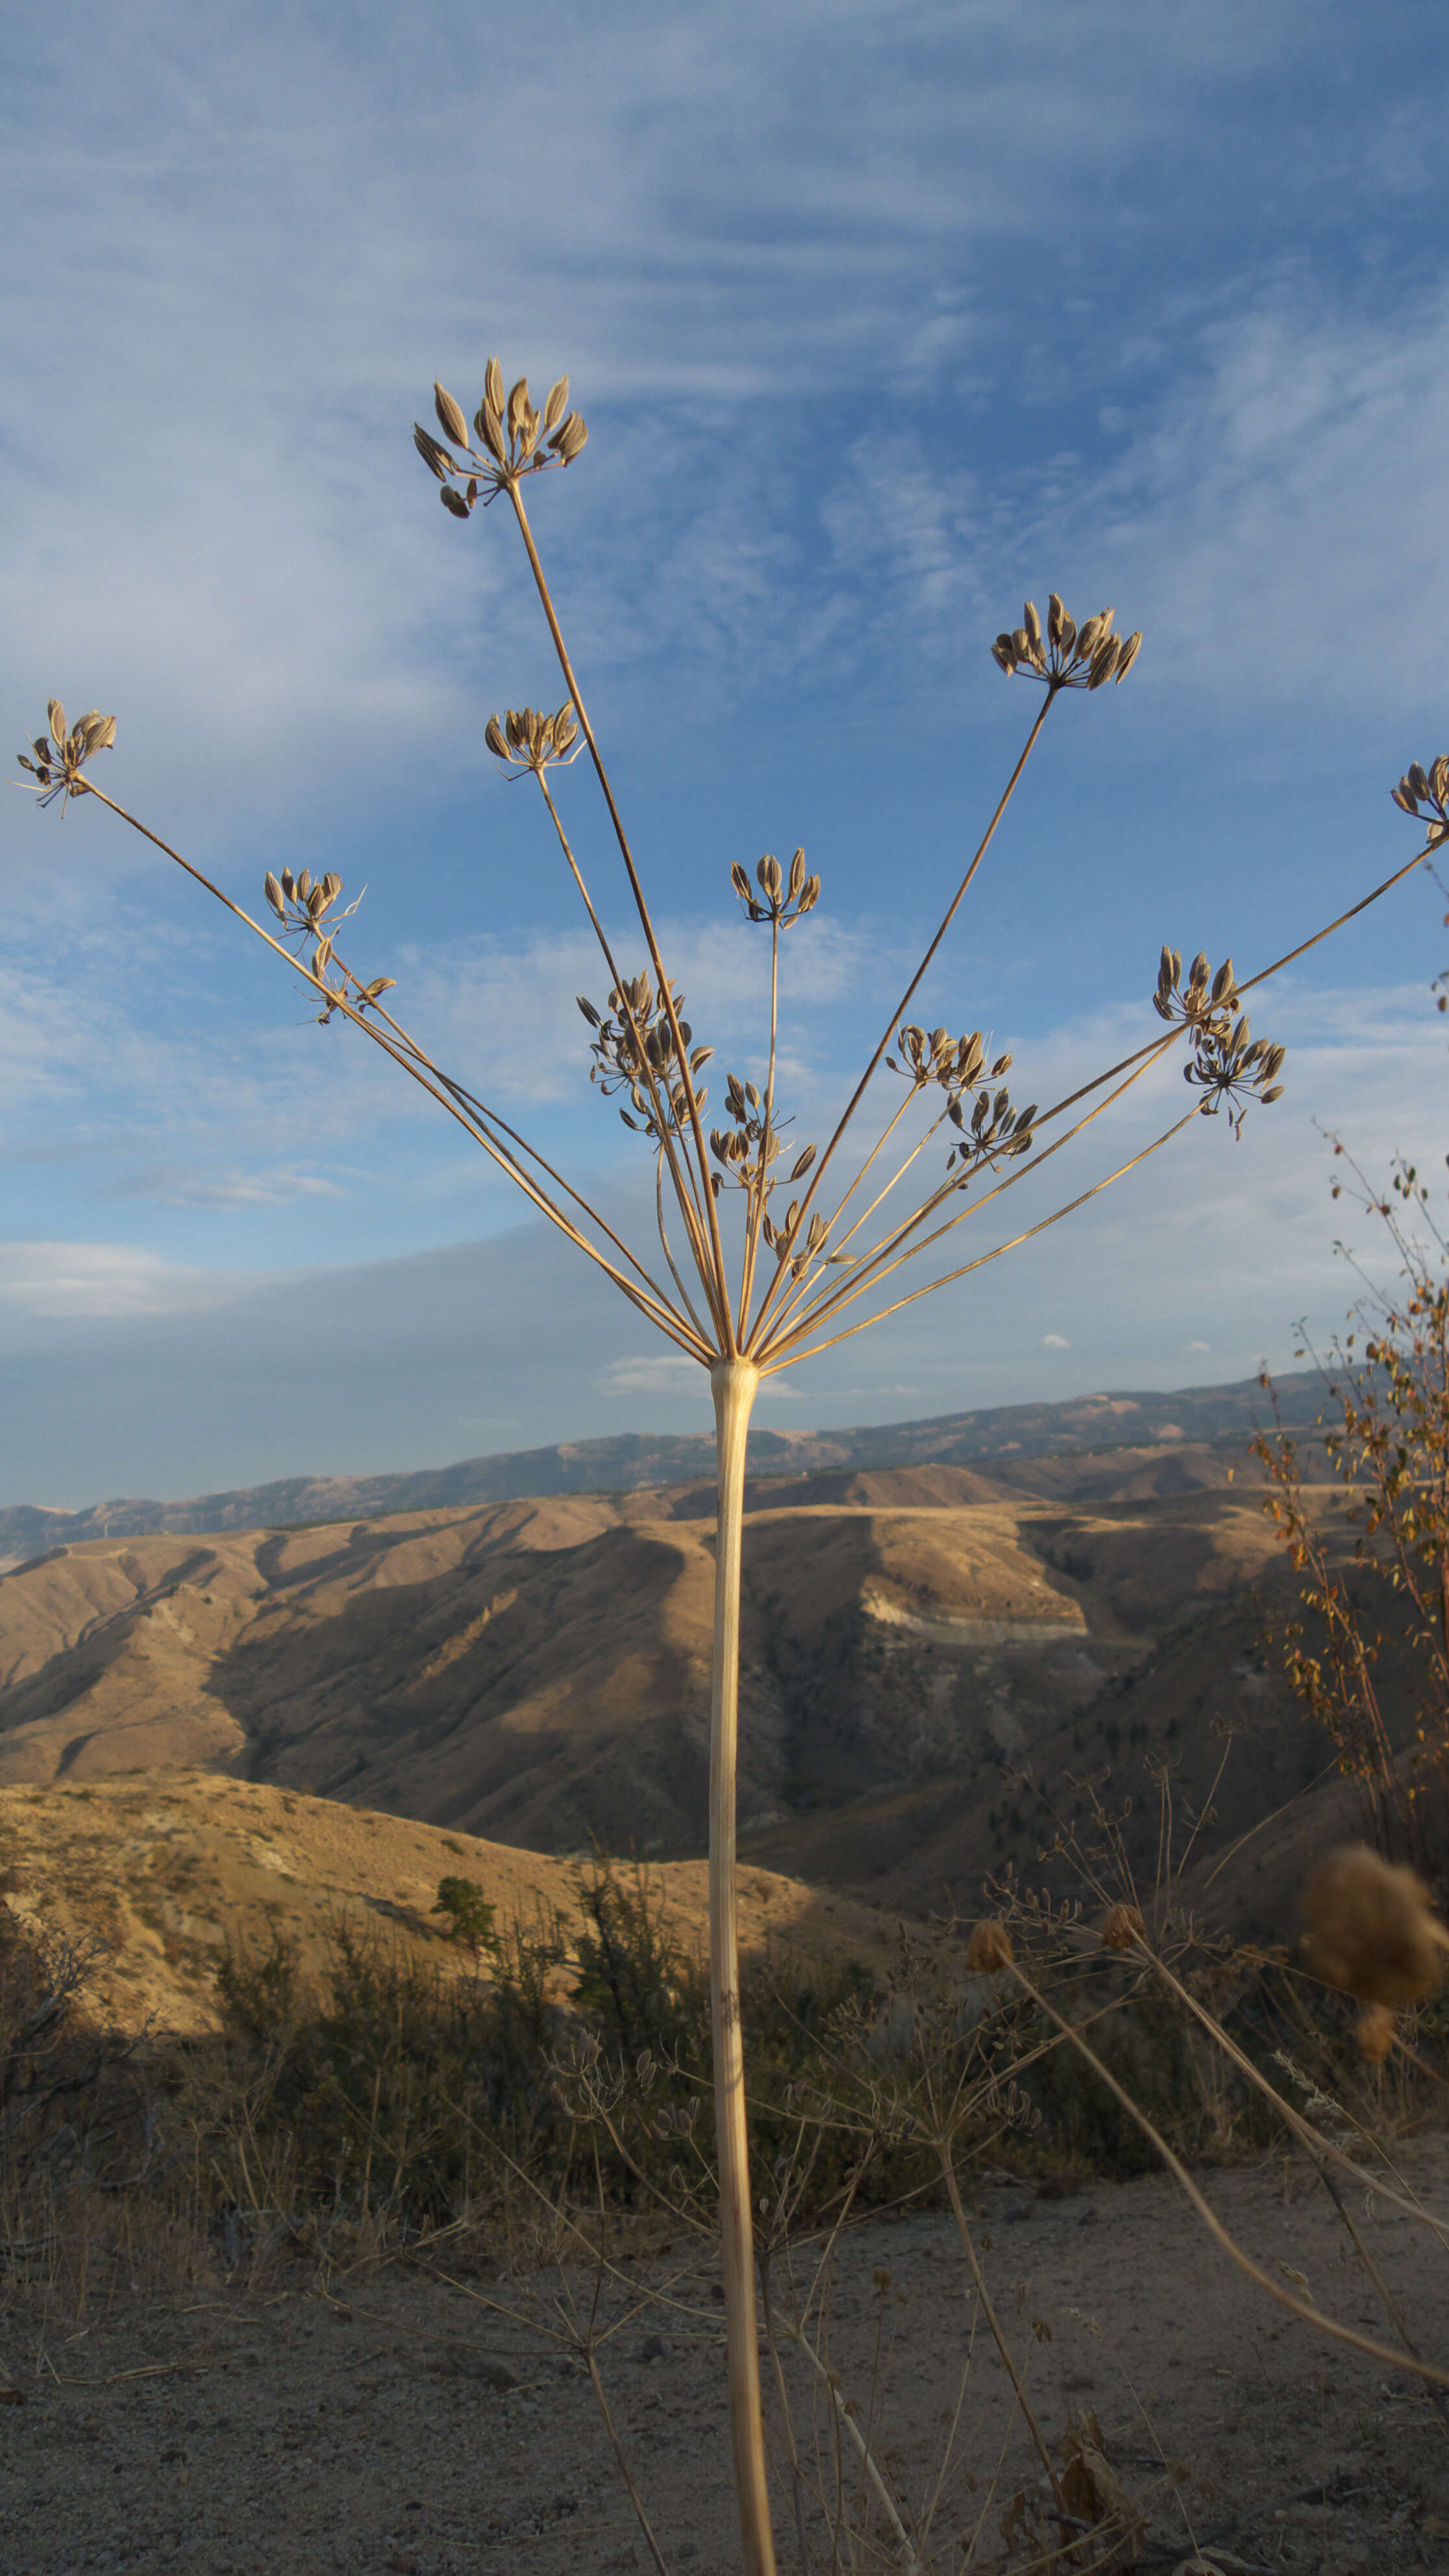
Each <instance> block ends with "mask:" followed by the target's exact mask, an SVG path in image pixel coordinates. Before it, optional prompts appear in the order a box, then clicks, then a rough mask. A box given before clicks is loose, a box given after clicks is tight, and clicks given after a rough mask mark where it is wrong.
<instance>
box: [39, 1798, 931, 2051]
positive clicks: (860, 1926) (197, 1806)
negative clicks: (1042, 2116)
mask: <svg viewBox="0 0 1449 2576" xmlns="http://www.w3.org/2000/svg"><path fill="white" fill-rule="evenodd" d="M449 1877H457V1878H468V1879H472V1880H474V1881H476V1883H477V1884H478V1885H479V1886H480V1887H481V1888H482V1889H483V1891H484V1893H485V1895H487V1896H488V1898H489V1899H490V1900H491V1902H492V1903H493V1904H494V1905H495V1906H496V1907H497V1909H498V1916H499V1921H500V1924H506V1923H507V1922H508V1921H509V1920H510V1919H511V1918H514V1917H522V1918H523V1919H524V1920H525V1921H527V1920H529V1919H531V1918H532V1917H533V1915H534V1914H535V1912H536V1910H537V1908H538V1907H539V1906H540V1905H542V1906H543V1907H545V1908H550V1907H551V1908H556V1909H557V1910H558V1912H559V1914H560V1915H561V1917H562V1918H563V1921H564V1923H565V1925H566V1926H568V1925H572V1924H574V1923H576V1922H577V1921H578V1919H579V1907H578V1901H577V1894H576V1888H575V1879H574V1873H573V1871H572V1870H571V1869H570V1867H569V1865H568V1863H566V1862H564V1861H561V1860H552V1859H549V1858H547V1857H545V1856H544V1855H542V1854H540V1853H536V1852H523V1851H512V1850H509V1849H507V1848H506V1847H504V1846H502V1845H500V1844H497V1843H489V1842H482V1841H479V1840H477V1839H476V1838H475V1837H474V1836H472V1835H469V1834H445V1833H443V1832H441V1831H440V1830H439V1829H438V1828H437V1827H436V1826H433V1825H422V1824H414V1823H411V1822H409V1821H408V1820H407V1819H406V1818H403V1817H398V1816H381V1815H376V1814H373V1813H372V1812H370V1811H369V1810H368V1809H366V1808H359V1807H347V1806H340V1805H338V1804H336V1803H334V1802H333V1801H331V1800H328V1799H325V1798H308V1797H302V1796H299V1795H297V1794H296V1793H295V1792H293V1791H291V1790H286V1789H268V1788H262V1787H260V1786H257V1785H255V1784H253V1783H252V1782H249V1781H245V1780H228V1779H224V1778H222V1777H220V1776H219V1775H218V1774H216V1773H214V1772H205V1771H169V1772H165V1773H163V1774H161V1775H159V1776H158V1777H156V1778H154V1779H143V1780H137V1779H135V1778H124V1779H118V1778H111V1779H106V1780H96V1781H92V1782H86V1783H78V1784H75V1785H71V1786H62V1787H52V1788H43V1789H39V1788H19V1789H13V1788H12V1789H4V1790H0V1895H3V1898H4V1901H5V1902H6V1903H7V1904H8V1905H10V1906H11V1907H12V1909H13V1910H14V1911H15V1912H16V1913H18V1914H19V1915H21V1916H22V1918H24V1919H26V1920H28V1921H35V1922H39V1923H43V1924H46V1925H48V1926H51V1927H52V1928H54V1929H56V1930H59V1931H63V1932H66V1933H69V1934H72V1935H74V1936H75V1937H77V1938H80V1939H83V1940H88V1939H91V1938H94V1939H96V1940H98V1941H100V1942H102V1943H104V1944H105V1945H106V1955H104V1956H102V1957H101V1958H100V1960H99V1961H98V1964H97V1967H96V1971H95V1974H94V1976H93V1977H92V1978H91V1979H90V1981H89V1984H88V2007H89V2008H91V2009H94V2010H96V2011H97V2012H98V2013H99V2015H100V2016H101V2017H102V2018H103V2019H108V2020H112V2021H114V2022H115V2023H116V2024H117V2025H118V2026H120V2027H122V2028H125V2029H134V2028H136V2027H138V2025H139V2024H140V2023H142V2022H144V2021H146V2020H147V2019H151V2020H153V2021H154V2023H155V2025H156V2026H157V2027H158V2028H161V2029H167V2030H177V2031H182V2032H192V2031H198V2030H205V2029H209V2028H212V2027H214V2026H215V2022H216V2006H215V1985H214V1980H215V1971H216V1967H217V1965H218V1962H219V1960H220V1959H221V1957H222V1955H223V1953H224V1950H225V1947H226V1944H227V1943H228V1942H230V1943H231V1944H232V1945H233V1946H235V1947H238V1948H240V1949H243V1950H250V1951H253V1952H256V1951H260V1950H263V1949H265V1948H266V1946H267V1945H268V1943H269V1941H270V1939H271V1936H272V1933H273V1932H274V1931H276V1932H280V1933H282V1934H284V1935H285V1936H286V1937H287V1939H288V1940H289V1941H291V1942H293V1943H295V1945H296V1947H297V1950H298V1953H299V1957H300V1961H301V1965H302V1967H303V1969H304V1971H306V1970H315V1969H317V1968H318V1967H320V1965H321V1964H322V1962H323V1959H324V1956H325V1954H326V1952H327V1949H328V1946H329V1936H330V1932H331V1930H332V1928H333V1927H335V1926H336V1925H337V1924H339V1923H343V1924H348V1925H350V1926H351V1927H352V1928H353V1929H354V1930H357V1931H362V1932H365V1933H375V1934H379V1935H381V1936H382V1937H383V1938H384V1939H385V1940H386V1941H388V1942H397V1943H399V1944H400V1945H401V1946H402V1947H403V1948H404V1949H405V1950H407V1951H410V1952H412V1953H414V1954H416V1955H421V1956H422V1957H424V1958H425V1959H426V1960H427V1961H428V1962H429V1964H431V1965H434V1966H437V1967H440V1968H443V1969H445V1970H447V1971H450V1972H451V1971H453V1970H454V1969H456V1970H457V1971H458V1972H459V1973H468V1972H470V1967H471V1963H470V1961H469V1959H468V1956H467V1954H466V1953H460V1952H459V1951H458V1950H457V1949H456V1948H454V1947H453V1946H452V1945H451V1944H450V1943H449V1942H447V1941H446V1940H445V1939H444V1937H443V1932H442V1930H441V1929H440V1923H441V1921H442V1918H440V1917H435V1916H433V1914H432V1911H431V1909H432V1907H433V1903H434V1900H435V1898H436V1896H437V1892H438V1886H439V1883H440V1881H441V1880H443V1879H444V1878H449ZM649 1880H650V1885H651V1887H652V1888H653V1890H654V1891H655V1893H656V1894H657V1896H658V1898H659V1901H660V1904H661V1906H662V1908H663V1910H664V1912H665V1914H666V1915H667V1917H668V1920H669V1922H670V1924H671V1925H672V1927H673V1929H674V1930H675V1932H676V1933H677V1935H678V1936H679V1938H680V1940H681V1941H682V1943H683V1944H684V1946H685V1947H686V1948H688V1949H689V1950H691V1951H693V1952H694V1953H695V1954H696V1955H698V1956H701V1957H702V1956H703V1955H704V1951H705V1948H706V1946H707V1942H708V1924H709V1899H708V1888H707V1885H706V1870H705V1864H704V1862H703V1861H671V1862H666V1863H664V1864H663V1865H662V1866H660V1867H658V1868H655V1869H652V1870H651V1871H650V1873H649ZM740 1931H741V1940H742V1944H743V1947H744V1949H745V1951H746V1952H747V1953H748V1954H752V1955H754V1956H759V1955H761V1954H762V1953H769V1954H771V1955H773V1956H775V1957H784V1956H786V1955H791V1956H794V1957H795V1958H803V1959H805V1960H807V1961H808V1960H812V1959H814V1958H816V1957H827V1956H828V1957H838V1956H840V1955H842V1954H844V1955H848V1956H850V1957H853V1958H857V1959H859V1960H861V1961H862V1962H863V1963H864V1964H866V1965H867V1966H869V1967H871V1968H873V1969H876V1970H883V1969H884V1967H885V1965H886V1963H887V1960H888V1958H889V1955H890V1949H891V1944H892V1940H893V1937H894V1931H895V1926H894V1924H893V1923H892V1921H891V1920H890V1918H889V1917H887V1916H886V1915H885V1914H883V1913H882V1912H880V1911H879V1910H878V1909H876V1908H874V1907H871V1906H866V1905H860V1904H856V1903H853V1902H852V1901H851V1899H850V1898H848V1897H844V1896H835V1895H832V1894H830V1893H828V1892H824V1893H822V1892H818V1891H816V1890H813V1889H810V1888H806V1887H801V1886H798V1885H796V1884H795V1883H794V1882H792V1881H791V1880H789V1879H784V1878H780V1877H779V1876H777V1875H776V1874H775V1873H773V1872H771V1871H769V1870H766V1869H759V1868H747V1869H746V1870H745V1871H744V1873H743V1876H742V1881H741V1889H740Z"/></svg>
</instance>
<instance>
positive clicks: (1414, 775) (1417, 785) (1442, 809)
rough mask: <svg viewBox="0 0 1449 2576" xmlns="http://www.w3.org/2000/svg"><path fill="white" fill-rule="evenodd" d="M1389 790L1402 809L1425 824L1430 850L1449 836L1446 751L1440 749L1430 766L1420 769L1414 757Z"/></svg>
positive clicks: (1448, 763) (1448, 777)
mask: <svg viewBox="0 0 1449 2576" xmlns="http://www.w3.org/2000/svg"><path fill="white" fill-rule="evenodd" d="M1389 792H1390V794H1391V795H1392V797H1393V800H1394V803H1395V804H1396V805H1397V806H1399V807H1400V809H1401V810H1402V812H1404V813H1405V814H1412V815H1413V817H1414V819H1415V821H1416V822H1423V823H1427V825H1428V832H1427V835H1426V837H1427V839H1428V842H1429V846H1430V848H1431V849H1432V848H1433V847H1434V844H1435V843H1436V842H1438V841H1442V840H1444V839H1446V838H1449V751H1441V752H1440V754H1439V757H1438V759H1437V760H1436V761H1435V762H1434V765H1433V767H1432V768H1431V769H1421V768H1420V766H1419V764H1418V762H1417V760H1416V761H1415V762H1414V763H1413V764H1412V766H1411V767H1410V768H1408V769H1406V770H1405V772H1404V774H1403V777H1402V778H1401V779H1400V780H1399V783H1398V786H1397V787H1394V788H1391V789H1390V791H1389Z"/></svg>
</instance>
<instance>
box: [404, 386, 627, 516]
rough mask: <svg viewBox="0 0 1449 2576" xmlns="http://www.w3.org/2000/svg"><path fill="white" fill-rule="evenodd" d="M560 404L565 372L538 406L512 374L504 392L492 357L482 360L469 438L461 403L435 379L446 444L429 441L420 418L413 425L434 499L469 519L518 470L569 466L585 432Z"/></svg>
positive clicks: (517, 477)
mask: <svg viewBox="0 0 1449 2576" xmlns="http://www.w3.org/2000/svg"><path fill="white" fill-rule="evenodd" d="M568 401H569V380H568V378H567V376H560V377H559V380H558V382H557V384H555V385H551V386H550V388H549V391H548V395H547V398H546V400H545V402H544V406H543V409H542V411H540V410H539V409H538V408H537V406H536V405H535V404H534V402H533V401H532V399H531V398H530V395H529V391H528V378H527V377H526V376H520V377H519V379H518V382H517V384H516V385H515V386H514V387H513V389H512V391H511V393H509V394H507V395H506V396H505V394H504V391H503V370H502V368H501V367H500V365H499V363H498V361H497V359H496V358H490V359H489V361H488V366H487V370H486V373H485V376H484V384H483V400H482V401H481V403H480V404H479V406H478V409H477V411H476V412H475V413H474V415H473V437H472V438H470V437H469V434H468V422H467V418H466V416H465V414H464V411H463V406H462V404H461V403H457V402H455V401H454V400H453V397H452V395H451V394H450V393H449V392H448V390H447V388H446V387H445V386H443V385H436V384H435V385H434V387H433V409H434V410H435V412H436V413H437V416H438V426H439V428H440V429H441V430H442V433H443V438H445V439H446V440H447V441H448V445H447V446H446V447H445V446H444V445H443V443H442V441H441V440H439V439H436V438H434V436H433V433H432V431H431V430H430V429H424V428H423V426H422V424H421V422H420V421H414V423H413V445H414V446H415V447H416V449H417V451H418V454H419V456H420V457H421V458H422V460H423V463H424V464H425V465H426V467H427V469H428V471H429V473H430V474H435V475H436V476H437V478H438V481H439V483H440V484H441V486H442V490H441V491H440V492H439V494H438V498H439V500H440V501H441V502H442V504H443V507H444V509H445V510H449V511H451V512H452V515H453V517H454V518H455V519H466V518H469V517H470V516H471V514H472V512H473V510H474V508H475V506H476V504H477V503H478V502H479V501H480V500H481V501H482V504H483V507H484V509H485V510H486V509H487V507H488V504H489V502H490V501H491V500H493V499H494V498H495V497H496V495H497V494H498V493H499V492H506V491H507V490H509V488H510V487H516V486H517V484H518V483H519V482H520V481H521V480H522V478H523V476H524V475H525V474H538V473H541V472H543V471H544V470H545V469H546V468H547V467H548V466H550V465H572V463H573V461H574V458H575V457H576V456H578V455H580V454H582V452H583V448H584V444H585V441H586V440H587V438H588V435H589V433H588V430H587V429H586V428H585V426H584V422H583V418H582V415H581V414H580V413H578V412H576V411H570V410H569V407H568ZM474 439H476V440H477V446H476V447H475V446H474V444H473V440H474ZM454 448H461V449H462V451H463V458H464V460H465V461H464V462H461V463H460V461H459V459H458V458H457V457H456V456H455V455H454V453H453V450H454Z"/></svg>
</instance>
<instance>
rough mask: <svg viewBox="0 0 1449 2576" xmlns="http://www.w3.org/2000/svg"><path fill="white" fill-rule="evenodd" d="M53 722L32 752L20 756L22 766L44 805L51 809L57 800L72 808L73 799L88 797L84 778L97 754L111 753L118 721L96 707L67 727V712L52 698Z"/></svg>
mask: <svg viewBox="0 0 1449 2576" xmlns="http://www.w3.org/2000/svg"><path fill="white" fill-rule="evenodd" d="M46 714H47V715H48V716H49V718H50V730H49V732H48V733H38V734H37V735H36V737H35V740H34V741H33V742H32V744H31V746H30V749H29V751H28V752H25V751H22V752H21V753H20V755H19V758H20V766H21V768H22V769H25V770H28V771H29V773H30V775H31V777H32V778H33V779H34V781H35V788H34V791H33V792H34V793H35V794H36V795H38V796H39V798H40V801H41V804H42V805H51V804H53V803H54V801H55V799H56V797H57V796H62V797H64V799H65V801H66V803H67V804H69V802H70V799H71V798H72V796H84V794H85V793H86V782H85V780H84V779H83V778H82V776H81V771H82V770H83V769H84V767H85V765H86V762H87V761H88V760H89V759H90V757H91V755H92V753H93V752H97V751H109V750H110V749H111V747H112V745H113V744H114V742H115V739H116V719H115V717H114V716H103V715H102V714H101V713H100V711H99V709H98V708H96V707H92V709H91V711H90V713H89V715H84V716H77V718H76V720H75V723H74V724H73V725H71V726H70V727H67V725H66V721H65V709H64V707H63V706H62V705H61V702H60V700H59V698H52V699H51V700H50V702H49V704H48V706H47V708H46Z"/></svg>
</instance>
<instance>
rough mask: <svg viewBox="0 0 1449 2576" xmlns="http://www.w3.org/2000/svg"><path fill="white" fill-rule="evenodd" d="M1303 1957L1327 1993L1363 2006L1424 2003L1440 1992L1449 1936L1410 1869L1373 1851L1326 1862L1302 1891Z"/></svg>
mask: <svg viewBox="0 0 1449 2576" xmlns="http://www.w3.org/2000/svg"><path fill="white" fill-rule="evenodd" d="M1302 1918H1303V1942H1302V1947H1303V1956H1304V1958H1305V1960H1306V1961H1307V1963H1308V1966H1309V1967H1310V1968H1311V1970H1312V1972H1313V1974H1314V1975H1315V1976H1316V1977H1321V1978H1322V1979H1323V1981H1324V1983H1325V1985H1330V1986H1337V1987H1338V1988H1339V1990H1340V1991H1341V1992H1342V1993H1343V1994H1347V1995H1353V1996H1354V1997H1355V1998H1356V2000H1357V2001H1358V2002H1359V2003H1364V2004H1385V2005H1387V2006H1388V2007H1389V2008H1390V2009H1391V2010H1397V2009H1398V2007H1399V2006H1400V2005H1401V2004H1409V2003H1418V2002H1420V2001H1421V2000H1422V1999H1423V1997H1424V1996H1425V1995H1427V1994H1430V1993H1432V1991H1433V1989H1434V1987H1435V1986H1436V1985H1437V1984H1438V1981H1439V1976H1440V1972H1441V1970H1442V1968H1443V1964H1444V1953H1445V1951H1446V1950H1449V1933H1446V1932H1445V1930H1444V1927H1443V1925H1442V1924H1441V1923H1440V1922H1438V1921H1437V1919H1436V1918H1435V1916H1434V1915H1433V1914H1432V1913H1431V1912H1430V1908H1429V1897H1428V1891H1427V1889H1426V1888H1425V1887H1424V1885H1423V1882H1422V1880H1420V1879H1419V1878H1417V1877H1416V1876H1415V1874H1414V1872H1413V1870H1411V1869H1396V1868H1394V1867H1393V1866H1392V1864H1391V1863H1390V1862H1388V1861H1386V1860H1381V1859H1380V1858H1379V1855H1378V1853H1377V1852H1375V1851H1371V1850H1370V1849H1369V1847H1368V1845H1367V1843H1348V1844H1345V1845H1344V1846H1343V1848H1342V1849H1341V1850H1339V1851H1335V1852H1330V1853H1329V1855H1328V1857H1327V1859H1326V1860H1321V1861H1320V1862H1319V1864H1318V1867H1317V1868H1316V1869H1315V1870H1314V1872H1313V1874H1312V1876H1311V1877H1310V1879H1309V1881H1308V1884H1307V1886H1306V1887H1305V1889H1304V1891H1303V1906H1302Z"/></svg>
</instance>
